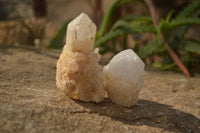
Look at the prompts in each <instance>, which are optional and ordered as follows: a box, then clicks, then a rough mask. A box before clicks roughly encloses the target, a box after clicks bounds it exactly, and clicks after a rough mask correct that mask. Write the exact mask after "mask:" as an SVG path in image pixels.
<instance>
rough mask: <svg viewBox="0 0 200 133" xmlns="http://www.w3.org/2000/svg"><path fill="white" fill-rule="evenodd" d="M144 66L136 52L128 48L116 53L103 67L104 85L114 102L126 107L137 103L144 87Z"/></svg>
mask: <svg viewBox="0 0 200 133" xmlns="http://www.w3.org/2000/svg"><path fill="white" fill-rule="evenodd" d="M144 66H145V65H144V62H143V61H142V60H141V59H140V58H139V57H138V56H137V55H136V53H135V52H134V51H133V50H131V49H128V50H124V51H122V52H120V53H119V54H117V55H115V56H114V57H113V58H112V60H111V61H110V62H109V64H108V65H106V66H105V67H104V68H103V73H104V86H105V89H106V91H107V93H108V97H109V98H110V99H111V100H112V101H113V102H114V103H116V104H119V105H122V106H126V107H131V106H133V105H135V104H136V102H137V99H138V95H139V92H140V90H141V87H142V74H143V72H144Z"/></svg>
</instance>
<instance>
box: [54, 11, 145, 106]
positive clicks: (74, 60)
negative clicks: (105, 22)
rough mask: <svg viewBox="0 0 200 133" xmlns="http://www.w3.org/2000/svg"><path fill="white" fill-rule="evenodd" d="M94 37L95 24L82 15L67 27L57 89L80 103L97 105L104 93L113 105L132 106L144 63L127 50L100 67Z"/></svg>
mask: <svg viewBox="0 0 200 133" xmlns="http://www.w3.org/2000/svg"><path fill="white" fill-rule="evenodd" d="M95 34H96V26H95V24H94V23H93V22H92V21H91V20H90V18H89V17H88V16H87V15H86V14H84V13H82V14H80V15H79V16H78V17H77V18H75V19H74V20H73V21H72V22H71V23H70V24H69V25H68V28H67V37H66V38H67V39H66V45H65V46H64V48H63V52H62V54H61V55H60V58H59V60H58V62H57V74H56V85H57V87H58V88H59V89H61V90H63V91H64V92H65V93H66V94H67V95H68V96H70V97H71V98H73V99H78V100H81V101H86V102H89V101H92V102H97V103H99V102H101V101H103V99H104V96H105V92H107V94H108V97H109V98H110V99H111V100H112V101H113V102H114V103H116V104H119V105H122V106H126V107H131V106H133V105H135V104H136V102H137V99H138V94H139V92H140V90H141V86H142V81H143V80H142V74H143V71H144V66H145V65H144V63H143V61H142V60H141V59H140V58H139V57H138V56H137V55H136V54H135V52H134V51H133V50H131V49H128V50H124V51H122V52H120V53H119V54H117V55H115V56H114V57H113V59H112V60H111V61H110V62H109V63H108V65H106V66H105V67H104V68H102V67H101V66H100V65H99V64H98V62H99V59H100V55H99V54H98V49H95V50H94V51H93V46H94V40H95Z"/></svg>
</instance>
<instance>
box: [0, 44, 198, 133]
mask: <svg viewBox="0 0 200 133" xmlns="http://www.w3.org/2000/svg"><path fill="white" fill-rule="evenodd" d="M60 53H61V51H57V50H49V49H48V50H45V49H34V48H31V47H8V46H5V47H3V46H2V45H0V64H1V65H0V133H88V132H90V133H105V132H106V133H116V132H121V133H131V132H133V133H134V132H136V133H161V132H162V133H177V132H178V133H199V132H200V87H199V83H200V75H199V74H195V77H192V78H187V77H185V76H184V75H183V74H180V73H175V72H164V71H156V70H149V69H146V71H145V72H144V75H143V78H144V84H143V87H142V90H141V92H140V95H139V100H138V104H137V105H136V106H133V107H131V108H124V107H122V106H119V105H117V104H114V103H113V102H111V101H110V100H109V99H107V98H106V99H105V100H104V101H103V102H102V103H100V104H96V103H90V102H81V101H77V100H72V99H71V98H70V97H69V96H67V95H66V94H65V93H63V92H62V91H58V89H57V88H56V84H55V83H56V80H55V76H56V63H57V60H58V58H59V55H60ZM103 59H105V58H103ZM101 62H104V60H102V61H101Z"/></svg>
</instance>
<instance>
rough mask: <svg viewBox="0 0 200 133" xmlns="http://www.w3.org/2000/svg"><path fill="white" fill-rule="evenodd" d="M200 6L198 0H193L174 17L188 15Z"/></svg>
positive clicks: (199, 0)
mask: <svg viewBox="0 0 200 133" xmlns="http://www.w3.org/2000/svg"><path fill="white" fill-rule="evenodd" d="M199 6H200V0H194V1H193V2H192V3H191V4H189V6H188V7H187V8H185V9H184V10H183V11H182V12H180V14H179V15H178V16H177V17H176V19H179V18H184V17H188V16H190V15H191V14H192V13H193V12H194V11H195V10H196V9H198V8H199Z"/></svg>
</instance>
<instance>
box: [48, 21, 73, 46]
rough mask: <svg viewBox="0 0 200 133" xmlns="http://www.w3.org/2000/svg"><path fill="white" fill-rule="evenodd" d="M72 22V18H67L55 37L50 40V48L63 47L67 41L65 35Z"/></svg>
mask: <svg viewBox="0 0 200 133" xmlns="http://www.w3.org/2000/svg"><path fill="white" fill-rule="evenodd" d="M70 22H71V19H70V20H67V21H66V22H65V23H64V24H63V25H62V27H61V28H60V29H59V30H58V32H57V33H56V35H55V36H54V37H53V39H52V40H51V42H50V45H49V48H55V49H61V48H62V47H63V46H64V44H65V42H64V40H65V36H66V29H67V26H68V24H69V23H70Z"/></svg>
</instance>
